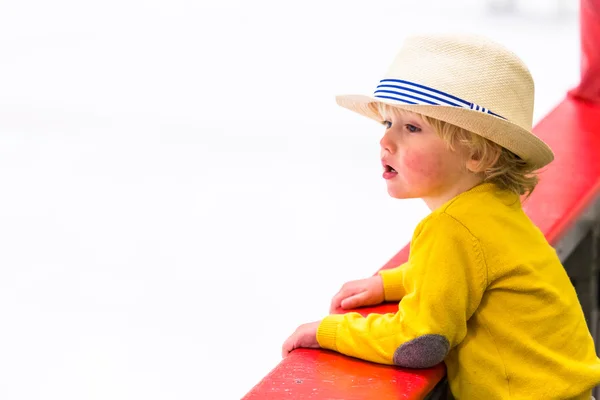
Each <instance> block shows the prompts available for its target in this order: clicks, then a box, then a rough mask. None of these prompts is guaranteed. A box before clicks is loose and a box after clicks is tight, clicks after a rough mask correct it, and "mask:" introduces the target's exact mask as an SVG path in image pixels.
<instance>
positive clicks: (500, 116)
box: [487, 110, 506, 119]
mask: <svg viewBox="0 0 600 400" xmlns="http://www.w3.org/2000/svg"><path fill="white" fill-rule="evenodd" d="M487 113H488V114H492V115H494V116H496V117H498V118H502V119H506V118H504V117H503V116H502V115H498V114H496V113H494V112H491V111H490V110H488V112H487Z"/></svg>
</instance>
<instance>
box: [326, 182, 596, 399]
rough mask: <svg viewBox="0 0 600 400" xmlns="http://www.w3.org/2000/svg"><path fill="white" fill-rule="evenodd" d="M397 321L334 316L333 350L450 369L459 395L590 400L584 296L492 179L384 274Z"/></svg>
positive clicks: (448, 210)
mask: <svg viewBox="0 0 600 400" xmlns="http://www.w3.org/2000/svg"><path fill="white" fill-rule="evenodd" d="M380 274H381V276H382V278H383V283H384V290H385V297H386V300H388V301H400V304H399V307H398V312H397V313H396V314H385V315H381V314H371V315H369V316H367V317H366V318H364V317H362V316H361V315H360V314H358V313H347V314H343V315H330V316H328V317H326V318H324V319H323V321H322V322H321V324H320V325H319V329H318V332H317V340H318V342H319V344H320V346H321V347H323V348H327V349H331V350H335V351H337V352H340V353H343V354H346V355H349V356H353V357H357V358H361V359H364V360H368V361H373V362H376V363H382V364H390V365H398V366H403V367H410V368H424V367H430V366H433V365H435V364H437V363H439V362H442V361H444V362H445V363H446V367H447V372H448V381H449V384H450V388H451V390H452V393H453V395H454V397H456V398H457V399H486V400H493V399H537V400H539V399H571V398H573V399H585V400H589V399H590V396H591V389H592V388H593V387H594V386H595V385H598V384H600V360H599V359H598V358H597V357H596V353H595V348H594V343H593V340H592V336H591V335H590V332H589V330H588V327H587V325H586V322H585V319H584V315H583V311H582V309H581V306H580V304H579V301H578V299H577V295H576V293H575V289H574V288H573V286H572V284H571V281H570V280H569V278H568V276H567V274H566V272H565V270H564V268H563V266H562V265H561V263H560V260H559V259H558V257H557V255H556V252H555V251H554V249H553V248H552V247H551V246H550V245H549V244H548V242H547V241H546V239H545V238H544V236H543V234H542V233H541V232H540V231H539V229H538V228H537V227H536V226H535V225H533V223H532V222H531V220H530V219H529V218H528V217H527V216H526V214H525V213H524V212H523V210H522V208H521V203H520V200H519V197H518V196H517V195H515V194H512V193H510V192H507V191H501V190H499V189H497V188H496V186H494V185H493V184H489V183H484V184H481V185H479V186H476V187H475V188H473V189H471V190H469V191H467V192H465V193H462V194H460V195H458V196H457V197H455V198H454V199H452V200H450V201H449V202H447V203H446V204H445V205H443V206H442V207H440V208H439V209H437V210H435V211H433V212H432V213H431V214H430V215H429V216H427V217H426V218H425V219H424V220H423V221H421V223H420V224H419V225H418V226H417V228H416V229H415V232H414V235H413V238H412V242H411V252H410V256H409V259H408V262H407V263H405V264H403V265H401V266H399V267H397V268H394V269H391V270H385V271H381V272H380Z"/></svg>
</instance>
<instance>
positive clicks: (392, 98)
mask: <svg viewBox="0 0 600 400" xmlns="http://www.w3.org/2000/svg"><path fill="white" fill-rule="evenodd" d="M375 97H378V98H380V99H390V100H396V101H401V102H403V103H407V104H418V103H413V102H412V101H408V100H404V99H397V98H395V97H390V96H375Z"/></svg>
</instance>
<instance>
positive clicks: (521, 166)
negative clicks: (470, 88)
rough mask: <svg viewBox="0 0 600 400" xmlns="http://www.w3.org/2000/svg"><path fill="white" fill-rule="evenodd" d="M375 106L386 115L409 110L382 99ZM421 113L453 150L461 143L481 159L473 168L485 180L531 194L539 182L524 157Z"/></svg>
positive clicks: (516, 191)
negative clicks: (396, 106) (390, 104)
mask: <svg viewBox="0 0 600 400" xmlns="http://www.w3.org/2000/svg"><path fill="white" fill-rule="evenodd" d="M373 106H374V109H375V111H377V112H378V113H379V114H380V115H382V116H383V115H386V114H389V113H395V114H402V113H407V111H404V110H402V109H399V108H395V107H392V106H388V105H386V104H382V103H376V104H375V105H373ZM418 115H419V116H420V117H421V118H422V119H423V120H424V121H425V122H426V123H427V124H429V125H430V126H431V127H433V129H434V130H435V131H436V132H437V133H438V135H440V137H441V138H442V139H443V140H444V141H445V142H446V143H447V144H448V147H449V148H450V149H451V150H453V151H455V150H456V147H457V145H461V146H462V147H463V148H465V149H466V152H467V154H468V159H472V160H477V161H478V163H477V167H476V170H475V171H473V172H476V173H480V174H482V176H483V181H484V182H491V183H494V184H495V185H496V186H498V187H499V188H501V189H504V190H509V191H511V192H514V193H516V194H518V195H526V197H529V195H531V193H532V192H533V190H534V189H535V187H536V185H537V184H538V176H537V174H536V173H535V168H533V167H532V166H531V165H529V164H528V163H527V162H526V161H524V160H523V159H522V158H521V157H519V156H518V155H516V154H515V153H513V152H512V151H510V150H508V149H506V148H504V147H502V146H500V145H499V144H497V143H494V142H492V141H491V140H488V139H486V138H484V137H483V136H479V135H477V134H476V133H473V132H470V131H468V130H466V129H463V128H460V127H458V126H456V125H452V124H450V123H447V122H444V121H440V120H437V119H434V118H430V117H427V116H425V115H421V114H418Z"/></svg>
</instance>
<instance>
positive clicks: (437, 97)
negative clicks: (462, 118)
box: [374, 79, 506, 119]
mask: <svg viewBox="0 0 600 400" xmlns="http://www.w3.org/2000/svg"><path fill="white" fill-rule="evenodd" d="M374 96H375V97H377V98H381V99H389V100H395V101H399V102H401V103H406V104H420V105H434V106H453V107H460V108H466V109H469V110H474V111H479V112H482V113H487V114H491V115H494V116H496V117H499V118H502V119H506V118H504V117H503V116H501V115H498V114H496V113H494V112H492V111H491V110H489V109H487V108H485V107H482V106H480V105H478V104H475V103H471V102H469V101H467V100H464V99H461V98H459V97H456V96H453V95H451V94H449V93H445V92H442V91H441V90H437V89H433V88H430V87H427V86H424V85H420V84H418V83H414V82H409V81H404V80H400V79H383V80H381V81H380V82H379V86H377V89H376V90H375V93H374Z"/></svg>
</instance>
